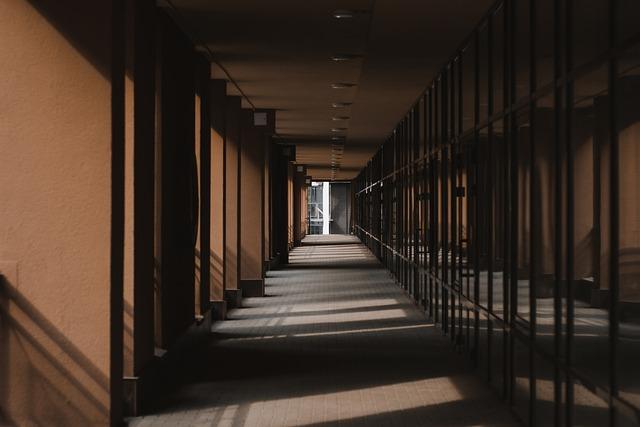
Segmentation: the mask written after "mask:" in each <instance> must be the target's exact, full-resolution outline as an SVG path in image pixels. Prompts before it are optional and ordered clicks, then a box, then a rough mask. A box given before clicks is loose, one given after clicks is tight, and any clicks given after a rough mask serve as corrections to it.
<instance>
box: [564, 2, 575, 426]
mask: <svg viewBox="0 0 640 427" xmlns="http://www.w3.org/2000/svg"><path fill="white" fill-rule="evenodd" d="M572 6H573V0H565V29H566V35H565V46H564V47H565V48H564V49H563V52H564V55H565V59H564V64H565V68H564V69H563V70H562V74H563V76H562V79H561V80H562V82H563V83H564V85H565V87H564V89H565V90H564V99H565V114H564V120H565V126H564V138H565V144H566V150H567V151H566V157H567V160H566V168H567V176H566V179H567V194H566V197H567V201H566V203H567V216H566V224H567V230H566V233H567V234H566V236H567V237H566V238H567V264H566V268H567V336H566V340H567V341H566V346H567V349H566V358H565V360H566V365H567V367H568V369H567V373H566V374H567V375H566V380H567V384H566V392H567V394H566V399H567V412H566V417H567V420H566V422H567V425H570V426H571V425H573V409H574V408H573V403H574V402H573V400H574V392H573V378H572V376H571V374H570V372H571V367H572V366H573V362H574V361H573V350H574V349H573V334H574V317H575V311H574V298H575V280H574V264H575V263H574V230H575V228H574V216H575V213H574V211H575V198H574V151H575V148H574V143H573V132H572V129H571V125H572V112H573V82H572V81H570V80H569V78H568V77H567V76H568V73H569V71H570V70H571V69H572V62H573V58H572V48H571V45H572V40H573V34H572V31H573V28H572V27H573V20H572V13H571V11H572Z"/></svg>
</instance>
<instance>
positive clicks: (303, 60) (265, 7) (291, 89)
mask: <svg viewBox="0 0 640 427" xmlns="http://www.w3.org/2000/svg"><path fill="white" fill-rule="evenodd" d="M493 1H494V0H270V1H264V0H215V1H214V0H173V1H172V3H173V4H174V5H175V6H176V7H177V8H178V11H179V14H180V17H181V18H182V19H183V20H184V24H185V25H186V26H188V27H189V29H190V30H192V31H193V32H194V33H196V34H197V36H198V38H200V39H202V41H203V42H204V43H206V44H207V45H208V47H209V48H210V49H211V50H212V51H213V53H214V55H215V59H216V61H217V62H218V63H220V64H221V65H222V66H223V67H224V68H225V69H226V71H227V72H228V74H229V75H230V76H231V77H232V78H233V79H234V80H235V81H236V82H237V84H238V86H239V87H240V88H241V89H242V92H244V94H245V95H246V96H247V97H248V98H249V99H250V100H251V102H252V103H253V104H254V105H255V106H256V107H257V108H273V109H275V110H276V130H277V133H278V135H279V136H280V137H281V138H283V139H287V140H290V141H291V142H293V143H295V144H296V148H297V149H296V152H297V162H298V163H300V164H305V165H307V170H308V173H309V174H310V175H311V176H313V178H314V179H317V180H322V179H336V180H345V179H351V178H353V177H354V176H355V175H357V173H358V171H359V170H360V169H361V168H362V167H364V166H365V165H366V162H367V161H368V160H369V159H370V158H371V156H372V155H373V154H374V153H375V152H376V150H377V149H378V147H379V146H380V144H381V143H382V142H384V140H385V138H386V137H387V136H388V135H389V134H390V132H391V131H392V130H393V128H394V127H395V125H396V123H397V122H398V121H399V120H400V119H401V118H402V117H403V115H404V114H405V113H406V112H407V110H408V109H409V108H410V107H411V105H412V103H413V102H414V101H415V100H416V99H417V97H418V96H419V95H420V93H421V92H422V91H423V90H424V88H425V87H426V86H427V85H428V84H429V82H430V81H431V79H432V78H433V77H434V76H435V74H436V73H437V71H438V70H439V69H440V67H441V66H442V65H443V64H444V63H445V61H446V60H447V59H448V58H449V57H450V56H451V55H452V54H453V53H454V51H455V49H456V48H457V47H459V45H460V43H461V42H462V41H463V39H464V38H465V36H466V35H467V34H468V33H469V32H470V31H471V30H472V29H473V28H474V26H475V25H476V24H477V23H478V22H479V20H480V19H481V17H482V15H483V14H484V13H485V12H486V10H487V9H488V8H489V7H490V6H491V4H492V3H493ZM336 10H349V11H354V12H355V13H354V14H353V17H352V18H350V19H337V18H335V17H334V16H333V14H334V12H335V11H336ZM338 54H350V55H354V56H355V57H354V58H353V59H350V60H346V61H334V60H332V59H331V57H332V56H334V55H338ZM213 77H215V78H225V77H226V76H225V75H224V74H223V73H222V71H221V70H220V69H219V68H218V67H216V66H214V67H213ZM332 83H350V84H354V86H353V87H348V88H342V89H333V88H332V87H331V85H332ZM228 88H229V89H228V91H229V94H230V95H238V94H239V93H238V91H237V89H236V88H235V87H234V86H233V85H228ZM335 102H348V103H351V105H349V106H347V107H341V108H333V107H332V103H335ZM245 106H249V105H248V103H246V102H245ZM333 117H336V118H337V117H348V119H340V120H333V119H332V118H333ZM334 128H335V131H332V129H334ZM340 136H344V137H345V138H344V140H343V141H342V140H341V141H333V142H332V137H340ZM342 146H344V150H343V152H342V150H341V148H342ZM332 148H333V150H332ZM332 152H333V153H334V154H333V156H332ZM332 163H333V165H334V167H333V168H332Z"/></svg>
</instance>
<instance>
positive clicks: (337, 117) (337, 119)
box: [331, 116, 351, 122]
mask: <svg viewBox="0 0 640 427" xmlns="http://www.w3.org/2000/svg"><path fill="white" fill-rule="evenodd" d="M350 118H351V117H349V116H336V117H331V120H333V121H334V122H339V121H342V120H349V119H350Z"/></svg>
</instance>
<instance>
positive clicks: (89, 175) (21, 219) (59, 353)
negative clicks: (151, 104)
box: [0, 0, 111, 426]
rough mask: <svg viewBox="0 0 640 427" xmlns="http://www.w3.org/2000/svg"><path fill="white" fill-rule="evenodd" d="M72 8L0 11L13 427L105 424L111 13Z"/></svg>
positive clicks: (5, 296) (11, 0)
mask: <svg viewBox="0 0 640 427" xmlns="http://www.w3.org/2000/svg"><path fill="white" fill-rule="evenodd" d="M68 3H70V2H66V6H67V10H58V9H59V8H60V6H58V4H59V3H58V2H53V1H43V2H38V5H39V7H41V8H42V9H41V10H42V11H46V12H41V11H38V10H36V9H35V8H34V7H33V6H32V5H31V3H29V2H27V1H25V0H3V1H2V2H1V3H0V57H1V58H2V61H1V63H0V75H2V79H0V94H1V96H0V158H1V159H2V162H3V165H4V167H2V168H0V195H1V201H0V270H1V271H2V274H3V275H5V277H6V278H7V280H8V282H9V283H8V284H6V283H4V284H2V285H1V286H3V287H4V289H2V292H1V294H0V295H1V296H2V298H0V304H1V311H2V317H0V410H1V412H2V413H4V414H5V415H6V416H8V417H9V418H11V419H12V420H13V422H15V423H16V424H19V425H33V424H36V422H37V423H38V424H46V425H48V426H56V425H60V426H62V425H65V426H70V425H74V426H75V425H78V426H79V425H101V424H106V423H107V422H108V408H109V392H108V371H109V277H110V274H109V265H110V211H111V203H110V202H111V201H110V197H111V194H110V188H111V182H110V180H111V151H110V150H111V128H110V126H111V86H110V82H109V73H108V70H109V61H110V58H109V52H110V46H109V43H110V38H111V36H110V22H109V19H108V18H107V17H109V16H110V11H109V2H98V3H94V2H90V3H87V4H83V3H82V2H78V4H77V5H75V6H73V7H74V19H73V20H71V19H70V18H69V16H68V13H69V9H68V6H69V4H68ZM71 3H73V2H71ZM77 22H82V23H83V27H82V28H71V27H70V26H72V25H75V24H76V23H77ZM85 28H86V29H89V30H90V32H91V35H90V36H87V35H86V34H83V31H85V30H84V29H85ZM7 165H9V166H10V167H6V166H7Z"/></svg>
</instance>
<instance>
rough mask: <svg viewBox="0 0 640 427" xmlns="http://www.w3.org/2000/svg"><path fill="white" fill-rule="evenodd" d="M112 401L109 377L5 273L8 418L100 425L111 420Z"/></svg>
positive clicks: (0, 352)
mask: <svg viewBox="0 0 640 427" xmlns="http://www.w3.org/2000/svg"><path fill="white" fill-rule="evenodd" d="M9 366H11V369H9ZM108 401H109V386H108V379H107V377H106V375H105V374H104V373H102V372H101V371H100V370H99V369H98V368H97V367H96V366H95V365H93V364H92V363H91V361H90V360H89V359H87V357H86V356H85V355H84V354H83V353H82V352H80V351H79V350H78V349H77V348H76V347H75V346H74V345H73V343H71V342H70V341H69V340H68V339H67V338H66V337H65V336H64V334H62V333H61V332H60V330H58V329H57V328H56V327H55V326H54V325H53V324H52V323H51V322H49V320H47V319H46V318H45V317H44V316H43V315H42V314H41V313H40V312H39V311H38V310H37V309H36V308H35V307H34V306H33V305H32V304H31V303H29V301H27V300H26V298H25V297H24V296H23V295H22V294H21V293H20V292H19V291H18V290H17V289H16V288H14V287H13V286H12V285H11V284H10V283H9V282H8V280H7V279H6V278H5V277H4V276H0V414H3V415H4V416H5V418H6V421H8V422H11V423H15V424H18V425H21V424H35V425H38V424H41V423H42V422H43V420H46V421H45V423H46V424H47V425H61V426H62V425H96V424H98V423H102V422H104V420H106V419H108V407H107V404H108Z"/></svg>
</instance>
